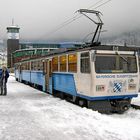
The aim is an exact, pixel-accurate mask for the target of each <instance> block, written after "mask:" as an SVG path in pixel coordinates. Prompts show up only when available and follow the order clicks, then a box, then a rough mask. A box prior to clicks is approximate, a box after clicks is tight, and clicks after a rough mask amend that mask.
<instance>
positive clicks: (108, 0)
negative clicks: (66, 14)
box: [42, 0, 112, 37]
mask: <svg viewBox="0 0 140 140" xmlns="http://www.w3.org/2000/svg"><path fill="white" fill-rule="evenodd" d="M102 1H103V0H100V1H98V2H96V3H95V4H94V5H92V6H90V7H89V8H88V9H91V8H93V7H94V6H96V5H97V4H98V3H100V2H102ZM110 1H112V0H107V1H105V2H103V3H101V4H100V5H98V6H96V7H94V9H97V8H99V7H101V6H103V5H105V4H107V3H108V2H110ZM82 16H83V15H79V14H77V15H75V16H74V17H72V18H70V19H68V20H66V21H65V22H63V23H62V24H60V25H58V26H57V27H56V28H55V29H54V30H53V31H51V32H49V33H47V34H46V35H43V36H42V37H49V36H51V35H52V34H54V33H56V32H57V31H58V30H60V29H62V28H64V27H65V26H67V25H69V24H71V23H72V22H74V21H76V20H77V19H79V18H81V17H82Z"/></svg>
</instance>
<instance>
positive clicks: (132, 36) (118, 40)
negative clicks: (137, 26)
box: [101, 30, 140, 46]
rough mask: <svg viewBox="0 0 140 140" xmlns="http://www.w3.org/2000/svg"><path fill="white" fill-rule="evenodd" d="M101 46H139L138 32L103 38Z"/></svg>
mask: <svg viewBox="0 0 140 140" xmlns="http://www.w3.org/2000/svg"><path fill="white" fill-rule="evenodd" d="M101 42H102V44H113V45H124V44H126V45H135V46H140V30H135V31H131V32H124V33H122V34H119V35H116V36H109V37H104V38H102V39H101Z"/></svg>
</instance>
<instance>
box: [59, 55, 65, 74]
mask: <svg viewBox="0 0 140 140" xmlns="http://www.w3.org/2000/svg"><path fill="white" fill-rule="evenodd" d="M66 66H67V61H66V55H63V56H60V71H62V72H66Z"/></svg>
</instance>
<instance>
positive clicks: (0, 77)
mask: <svg viewBox="0 0 140 140" xmlns="http://www.w3.org/2000/svg"><path fill="white" fill-rule="evenodd" d="M8 78H9V72H8V70H7V68H6V67H5V66H3V67H2V69H0V87H1V88H0V89H1V93H0V94H1V95H7V85H6V83H7V81H8Z"/></svg>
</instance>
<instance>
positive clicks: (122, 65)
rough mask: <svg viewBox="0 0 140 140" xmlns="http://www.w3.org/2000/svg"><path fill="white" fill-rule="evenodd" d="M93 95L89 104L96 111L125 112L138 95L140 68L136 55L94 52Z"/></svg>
mask: <svg viewBox="0 0 140 140" xmlns="http://www.w3.org/2000/svg"><path fill="white" fill-rule="evenodd" d="M91 71H92V72H91V76H92V80H91V83H92V84H91V85H93V86H91V93H90V97H91V98H90V100H92V102H89V103H90V105H89V106H91V108H92V107H93V108H95V110H96V109H97V110H101V111H102V108H103V109H105V110H111V112H124V111H125V110H127V109H128V108H129V107H130V103H131V99H132V98H133V97H137V96H138V89H139V65H138V56H137V53H135V52H127V51H105V50H103V51H101V50H98V51H92V52H91Z"/></svg>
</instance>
